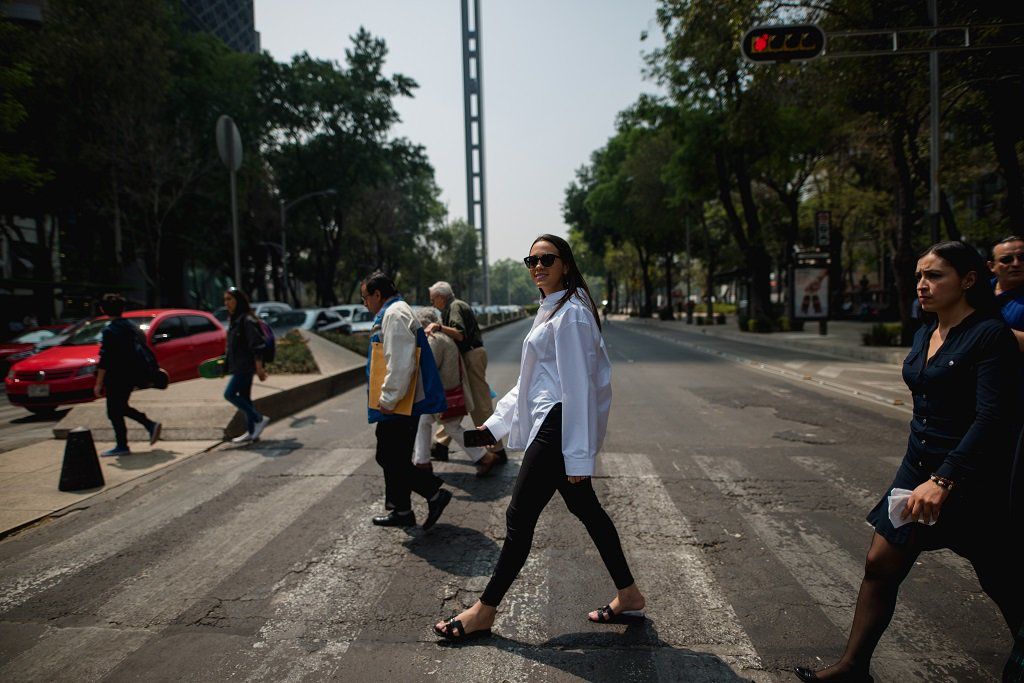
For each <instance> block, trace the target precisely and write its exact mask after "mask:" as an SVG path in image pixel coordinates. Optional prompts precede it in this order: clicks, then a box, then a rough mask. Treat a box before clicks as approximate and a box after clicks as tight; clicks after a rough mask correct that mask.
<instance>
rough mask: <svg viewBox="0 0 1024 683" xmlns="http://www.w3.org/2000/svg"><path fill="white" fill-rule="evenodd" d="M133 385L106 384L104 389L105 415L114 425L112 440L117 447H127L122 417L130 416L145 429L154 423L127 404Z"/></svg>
mask: <svg viewBox="0 0 1024 683" xmlns="http://www.w3.org/2000/svg"><path fill="white" fill-rule="evenodd" d="M132 389H133V387H132V386H131V385H130V384H121V383H116V384H107V385H105V386H104V391H105V392H106V394H107V417H108V418H110V424H112V425H113V426H114V441H116V442H117V447H118V448H128V429H127V427H125V424H124V418H126V417H130V418H131V419H133V420H135V421H136V422H138V423H139V424H140V425H142V426H143V427H145V428H146V431H149V430H151V429H153V425H154V424H155V423H154V422H153V421H152V420H150V419H149V418H148V417H146V415H145V413H140V412H139V411H138V410H135V408H132V407H131V406H130V405H128V399H129V398H130V397H131V395H132Z"/></svg>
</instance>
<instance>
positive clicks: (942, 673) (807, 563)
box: [693, 455, 984, 680]
mask: <svg viewBox="0 0 1024 683" xmlns="http://www.w3.org/2000/svg"><path fill="white" fill-rule="evenodd" d="M693 460H694V462H695V463H696V464H697V466H698V467H699V468H700V469H701V470H702V471H703V472H704V474H705V475H706V476H707V477H708V478H709V479H710V480H711V481H712V482H714V484H715V485H716V486H717V487H718V488H719V490H720V491H721V492H722V493H723V494H724V495H727V496H730V497H731V498H733V499H735V500H736V502H737V505H738V506H739V507H740V509H741V510H743V512H744V519H745V520H746V522H747V523H748V524H749V525H750V527H751V528H752V529H753V530H754V532H755V533H756V534H757V535H758V536H759V537H760V538H761V540H762V541H763V542H764V543H765V546H766V547H767V548H769V549H770V550H771V551H772V552H773V553H774V554H775V556H776V557H777V558H778V559H779V561H780V562H782V564H783V565H784V566H785V567H786V568H787V569H788V570H789V572H790V573H791V574H792V575H793V576H794V578H796V580H797V581H798V582H799V583H800V585H801V586H802V587H803V588H804V590H806V591H807V592H808V593H809V594H810V595H811V597H812V598H813V599H814V600H815V602H816V604H817V605H818V606H819V607H820V609H821V610H822V612H823V613H824V614H825V616H826V617H827V618H828V620H829V621H831V622H832V624H833V625H834V626H835V627H836V629H837V630H838V631H839V632H840V633H842V634H846V633H847V631H848V630H849V628H850V624H851V623H852V621H853V607H854V601H855V599H856V595H857V591H858V589H859V587H860V581H861V577H862V569H861V567H862V560H861V559H860V558H854V557H852V556H851V555H850V554H849V553H848V552H847V551H846V550H844V549H843V548H842V547H840V546H839V545H838V544H837V543H835V542H833V541H832V540H831V539H829V538H827V537H826V536H825V535H824V534H822V533H821V532H819V531H818V530H817V528H816V527H815V525H814V524H813V523H812V522H810V521H809V520H807V519H804V518H800V519H798V520H794V521H790V522H784V521H783V520H781V519H778V518H776V517H774V516H772V514H771V512H770V511H769V510H768V509H767V508H766V507H765V506H763V505H762V504H760V503H758V502H757V497H756V496H754V495H752V494H751V492H750V491H748V489H747V487H746V486H745V485H744V484H743V482H744V481H748V480H752V479H753V478H754V477H753V476H752V473H751V472H750V471H749V470H747V468H746V467H745V466H744V465H743V464H742V463H740V462H739V461H738V460H735V459H733V458H725V457H708V456H698V455H695V456H693ZM957 652H958V648H957V647H956V646H955V645H954V644H953V643H952V642H951V641H950V640H949V639H948V638H946V637H945V636H944V635H943V634H941V633H939V632H937V631H936V630H935V629H934V628H933V627H932V625H931V624H929V623H928V621H927V620H926V619H924V618H922V617H921V616H920V615H918V614H917V612H916V611H915V610H914V609H913V608H912V607H910V606H909V605H905V604H903V605H899V606H898V607H897V609H896V615H895V617H894V618H893V622H892V624H891V625H890V627H889V629H888V631H887V632H886V636H885V638H884V639H883V640H882V642H881V643H880V644H879V646H878V650H877V651H876V656H875V658H874V661H873V666H874V668H875V670H876V671H878V672H879V673H880V674H882V675H883V676H884V678H885V680H919V679H920V678H921V676H922V675H923V672H927V675H926V678H927V679H928V680H939V679H943V678H953V679H955V677H956V674H957V673H961V674H962V673H963V672H964V671H969V672H971V673H972V674H973V675H976V676H978V678H979V679H980V678H984V670H983V669H982V668H981V666H980V664H979V663H978V662H977V661H975V660H974V659H973V658H970V657H968V656H966V655H960V654H957Z"/></svg>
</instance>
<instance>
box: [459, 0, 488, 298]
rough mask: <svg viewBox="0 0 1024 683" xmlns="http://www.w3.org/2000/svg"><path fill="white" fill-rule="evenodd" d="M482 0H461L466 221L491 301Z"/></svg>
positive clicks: (485, 295)
mask: <svg viewBox="0 0 1024 683" xmlns="http://www.w3.org/2000/svg"><path fill="white" fill-rule="evenodd" d="M480 53H481V50H480V0H462V88H463V108H464V110H465V124H466V202H467V204H468V207H467V209H468V210H467V213H466V220H467V221H469V224H470V225H471V226H472V227H473V228H475V229H476V230H477V231H478V232H479V233H480V242H479V245H480V246H479V255H480V266H481V273H482V274H483V278H482V282H481V286H482V288H483V292H482V294H483V303H484V305H490V303H491V286H490V277H489V275H488V270H489V267H488V264H487V199H486V197H487V193H486V183H485V182H484V109H483V98H484V88H483V67H482V65H481V59H480Z"/></svg>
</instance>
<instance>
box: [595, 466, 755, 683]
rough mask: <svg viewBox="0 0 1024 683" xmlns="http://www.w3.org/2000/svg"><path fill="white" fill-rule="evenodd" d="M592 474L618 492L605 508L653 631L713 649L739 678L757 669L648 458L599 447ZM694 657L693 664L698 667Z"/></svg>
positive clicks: (679, 643)
mask: <svg viewBox="0 0 1024 683" xmlns="http://www.w3.org/2000/svg"><path fill="white" fill-rule="evenodd" d="M597 475H598V476H600V477H609V478H611V479H612V480H613V481H614V487H615V489H616V491H617V492H618V495H617V496H616V497H615V499H614V500H609V501H608V503H606V508H607V509H608V513H609V515H611V517H612V519H613V521H615V523H616V526H617V527H618V530H619V534H620V536H621V538H622V543H623V547H624V548H625V550H626V553H627V557H628V558H629V560H630V567H631V568H632V570H633V573H634V575H635V576H636V579H637V585H638V586H639V587H640V589H641V590H642V591H644V593H645V594H646V595H647V597H648V609H647V612H648V614H649V615H650V617H651V618H652V619H653V620H654V621H655V622H656V624H657V630H658V636H659V637H660V638H661V639H662V640H663V641H664V642H665V643H666V644H668V645H670V646H673V647H685V648H688V649H690V650H694V651H696V652H700V653H708V654H710V655H716V656H718V657H719V658H721V659H722V660H724V661H725V662H726V663H727V664H729V665H730V666H731V667H732V668H733V669H734V670H735V671H737V673H741V674H742V675H743V676H744V677H751V676H756V675H758V674H759V673H761V672H760V671H759V670H760V669H761V668H762V664H761V659H760V657H759V656H758V654H757V651H756V649H755V648H754V645H753V643H752V642H751V640H750V638H749V636H748V635H747V633H746V631H745V630H744V629H743V627H742V626H741V625H740V622H739V619H738V617H737V616H736V612H735V610H734V609H733V607H732V605H731V604H730V603H729V602H728V600H727V599H726V597H725V595H724V593H723V592H722V589H721V587H720V585H719V584H718V581H717V580H716V579H715V577H714V574H713V573H712V572H711V569H710V568H709V567H708V564H707V562H706V561H705V559H704V556H703V553H702V551H701V550H699V540H698V538H697V535H696V533H695V532H694V530H693V527H692V526H691V525H690V523H689V521H688V520H687V518H686V517H685V516H684V515H683V514H682V513H681V512H680V511H679V509H678V507H677V506H676V505H675V503H674V502H673V501H672V498H671V496H670V495H669V493H668V490H667V489H666V488H665V485H664V483H663V482H662V479H661V477H660V476H659V475H658V474H657V472H656V471H655V468H654V466H653V464H652V463H651V461H650V459H649V458H648V457H647V456H645V455H642V454H639V453H602V454H601V455H600V456H599V458H598V471H597ZM617 501H622V502H617ZM638 534H642V542H641V543H637V540H638V539H637V535H638ZM699 659H700V658H699V657H696V658H695V661H694V662H693V666H700V662H699V661H697V660H699ZM656 662H657V659H656ZM666 665H667V663H666ZM672 666H673V667H676V666H678V662H676V661H673V662H672ZM663 673H666V674H667V673H668V672H663ZM678 673H679V672H678V671H676V674H678Z"/></svg>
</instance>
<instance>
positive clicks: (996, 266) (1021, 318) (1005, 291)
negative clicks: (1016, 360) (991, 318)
mask: <svg viewBox="0 0 1024 683" xmlns="http://www.w3.org/2000/svg"><path fill="white" fill-rule="evenodd" d="M988 267H989V268H990V269H991V270H992V274H993V275H994V276H995V277H993V278H992V287H993V288H994V289H995V293H996V300H998V301H999V307H1000V310H1001V311H1002V314H1003V321H1004V322H1005V323H1006V324H1007V325H1009V326H1010V327H1011V328H1012V329H1013V334H1014V336H1016V337H1017V344H1018V346H1020V348H1021V350H1022V351H1024V237H1016V236H1014V235H1011V236H1010V237H1007V238H1005V239H1003V240H1002V241H1000V242H999V243H998V244H997V245H995V246H994V247H992V260H991V261H989V262H988Z"/></svg>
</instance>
